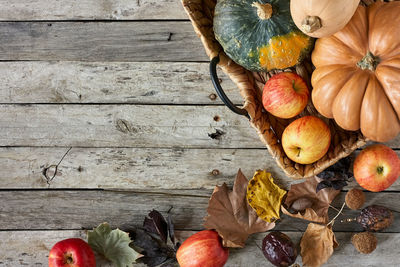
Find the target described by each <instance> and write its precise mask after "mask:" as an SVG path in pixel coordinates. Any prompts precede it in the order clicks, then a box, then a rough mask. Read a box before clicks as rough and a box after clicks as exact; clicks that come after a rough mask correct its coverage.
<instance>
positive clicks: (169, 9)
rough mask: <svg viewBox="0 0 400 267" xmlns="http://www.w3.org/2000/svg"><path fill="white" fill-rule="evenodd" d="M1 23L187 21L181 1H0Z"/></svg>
mask: <svg viewBox="0 0 400 267" xmlns="http://www.w3.org/2000/svg"><path fill="white" fill-rule="evenodd" d="M0 6H1V9H0V18H1V20H12V21H15V20H97V19H100V20H104V19H107V20H108V19H111V20H127V19H187V16H186V14H185V12H184V10H183V7H182V4H181V2H180V1H179V0H85V1H75V0H62V1H58V0H48V1H43V0H0Z"/></svg>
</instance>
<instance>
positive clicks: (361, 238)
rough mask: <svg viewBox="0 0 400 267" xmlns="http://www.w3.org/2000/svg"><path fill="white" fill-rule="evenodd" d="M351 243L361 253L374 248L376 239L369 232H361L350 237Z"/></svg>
mask: <svg viewBox="0 0 400 267" xmlns="http://www.w3.org/2000/svg"><path fill="white" fill-rule="evenodd" d="M351 243H353V245H354V247H355V248H356V249H357V250H358V251H359V252H361V253H364V254H369V253H371V252H372V251H374V250H375V249H376V245H377V244H378V240H377V239H376V237H375V235H374V234H373V233H371V232H362V233H358V234H355V235H353V236H352V237H351Z"/></svg>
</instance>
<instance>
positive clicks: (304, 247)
mask: <svg viewBox="0 0 400 267" xmlns="http://www.w3.org/2000/svg"><path fill="white" fill-rule="evenodd" d="M338 245H339V244H338V243H337V241H336V238H335V235H334V233H333V231H332V225H329V226H326V225H320V224H315V223H310V224H309V225H308V227H307V230H306V231H305V232H304V234H303V237H302V238H301V241H300V248H301V252H300V254H301V257H302V260H303V264H304V266H308V267H319V266H321V265H322V264H324V263H325V262H327V261H328V259H329V258H330V257H331V256H332V254H333V250H334V249H335V248H336V247H337V246H338Z"/></svg>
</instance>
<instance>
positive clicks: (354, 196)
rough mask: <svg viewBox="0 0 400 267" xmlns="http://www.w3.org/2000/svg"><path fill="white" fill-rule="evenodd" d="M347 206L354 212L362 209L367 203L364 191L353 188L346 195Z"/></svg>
mask: <svg viewBox="0 0 400 267" xmlns="http://www.w3.org/2000/svg"><path fill="white" fill-rule="evenodd" d="M345 201H346V205H347V207H349V208H350V209H352V210H358V209H360V208H361V207H362V206H363V205H364V203H365V194H364V192H363V191H362V190H360V189H356V188H353V189H351V190H350V191H349V192H347V194H346V198H345Z"/></svg>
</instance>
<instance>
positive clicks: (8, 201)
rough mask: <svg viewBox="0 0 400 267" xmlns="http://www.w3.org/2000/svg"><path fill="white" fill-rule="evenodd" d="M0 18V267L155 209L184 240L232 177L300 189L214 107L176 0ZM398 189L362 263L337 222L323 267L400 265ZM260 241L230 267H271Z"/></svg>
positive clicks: (59, 4) (22, 11)
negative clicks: (259, 176) (390, 220)
mask: <svg viewBox="0 0 400 267" xmlns="http://www.w3.org/2000/svg"><path fill="white" fill-rule="evenodd" d="M0 20H1V21H0V81H1V82H0V114H1V115H0V145H1V147H0V198H1V201H0V222H1V224H0V266H25V265H26V266H42V265H44V266H46V265H47V256H48V252H49V250H50V248H51V247H52V245H53V244H54V243H56V242H57V241H59V240H61V239H64V238H69V237H85V229H91V228H93V227H94V226H96V225H98V224H99V223H101V222H104V221H107V222H109V223H110V224H111V225H112V226H113V227H121V228H122V229H127V228H129V227H132V226H137V225H140V224H141V222H142V220H143V217H144V215H145V214H147V213H148V212H149V211H150V210H151V209H153V208H155V209H158V210H159V211H161V212H163V213H166V212H167V210H169V209H170V208H171V207H173V210H172V213H173V215H174V220H175V223H176V228H177V229H179V230H180V235H181V237H182V238H184V237H186V236H188V235H189V234H191V233H192V231H197V230H201V229H203V227H202V222H203V217H204V216H205V212H206V207H207V203H208V198H209V197H210V195H211V192H212V189H213V187H214V186H215V185H216V184H221V183H222V182H226V183H228V184H230V185H232V183H233V179H234V177H235V174H236V172H237V170H238V168H242V170H243V172H244V174H245V175H246V176H248V177H249V178H250V177H251V176H252V174H253V172H254V170H256V169H262V168H266V169H268V170H269V171H270V172H272V173H273V174H274V176H275V177H277V179H278V183H279V184H281V185H282V186H285V187H286V188H287V187H288V185H289V184H290V183H291V182H292V181H291V180H290V179H288V178H286V177H285V175H284V174H283V172H282V171H280V169H279V168H278V167H277V166H276V165H275V163H274V162H273V160H272V159H271V157H270V156H269V154H268V151H267V150H266V148H265V147H263V145H262V144H261V142H260V141H259V140H258V137H257V135H256V133H255V131H254V130H253V129H252V128H250V126H249V123H248V121H247V120H246V119H245V118H242V117H239V116H238V115H235V114H233V113H231V112H230V111H229V110H228V109H227V108H226V107H225V106H223V105H222V102H221V101H220V100H219V99H218V98H216V95H215V93H214V90H213V88H212V85H211V82H210V79H209V74H208V58H207V57H206V55H205V53H204V50H203V48H202V45H201V43H200V41H199V39H198V38H197V36H196V35H195V33H194V32H193V30H192V26H191V24H190V22H189V21H188V19H187V17H186V14H185V13H184V11H183V8H182V7H181V4H180V1H179V0H84V1H78V0H0ZM221 80H222V86H223V88H224V89H225V90H226V92H227V94H228V95H229V96H230V97H231V99H232V100H233V101H234V102H235V103H237V104H240V103H241V102H242V101H241V98H240V96H239V94H238V92H237V89H236V88H235V86H234V85H233V84H232V82H230V81H229V80H228V79H227V78H226V76H224V75H222V74H221ZM217 131H219V132H222V133H223V134H222V135H220V136H219V137H218V138H215V139H213V138H211V137H210V136H209V135H210V134H212V133H215V132H217ZM389 145H390V146H391V147H392V148H400V138H397V139H396V140H394V141H392V142H390V143H389ZM351 186H354V182H353V183H352V184H351ZM351 186H349V187H347V188H346V189H348V188H350V187H351ZM399 190H400V182H397V183H396V184H395V185H393V186H392V187H391V188H390V190H388V191H385V192H382V193H367V199H368V203H367V204H371V203H375V204H376V203H377V204H382V205H385V206H387V207H389V208H391V209H393V210H395V211H396V210H397V212H395V219H396V222H395V223H394V224H393V225H392V226H391V227H390V228H388V229H387V230H385V231H384V232H383V233H379V234H377V237H378V240H379V245H378V248H377V250H376V251H374V252H373V253H372V254H370V255H360V254H359V253H358V252H357V251H356V250H355V249H354V248H353V246H352V245H351V244H350V241H349V240H350V237H351V235H352V232H356V231H360V230H361V229H360V227H359V226H357V225H356V224H355V223H340V222H337V223H335V225H334V230H335V232H336V235H337V238H338V241H339V243H340V247H339V248H338V249H337V250H336V252H335V254H334V256H333V257H332V258H331V259H330V260H329V262H328V263H327V264H326V266H342V265H343V264H346V266H378V265H379V266H398V265H399V263H400V260H399V258H398V253H399V247H400V234H399V232H400V224H399V223H398V221H399V219H400V217H399V213H398V211H400V204H399V203H400V194H399ZM343 199H344V193H342V194H341V195H340V197H338V199H336V200H335V202H334V203H333V205H334V206H336V207H339V206H340V205H341V204H342V203H343ZM345 214H346V217H355V216H356V215H357V212H350V211H348V210H346V211H345ZM306 225H307V224H306V223H305V222H303V221H300V220H295V219H288V218H287V217H285V216H283V220H282V222H281V223H279V224H278V225H277V227H276V229H277V230H281V231H284V232H286V233H288V235H290V236H291V237H292V238H293V239H294V240H295V241H299V240H300V238H301V234H302V233H301V231H304V230H305V228H306ZM264 235H265V234H258V235H254V236H253V237H252V238H251V239H250V240H249V242H248V245H247V247H246V248H244V249H241V250H232V251H231V256H230V259H229V262H228V264H227V266H246V267H248V266H250V267H251V266H254V267H255V266H271V265H270V264H269V263H268V262H267V261H266V260H265V259H264V257H263V255H262V253H261V252H260V251H259V249H258V248H257V247H256V243H259V244H260V242H261V240H262V238H263V236H264ZM300 261H301V259H300V257H299V258H298V262H300ZM100 265H101V266H107V264H103V263H100V264H99V266H100Z"/></svg>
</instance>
